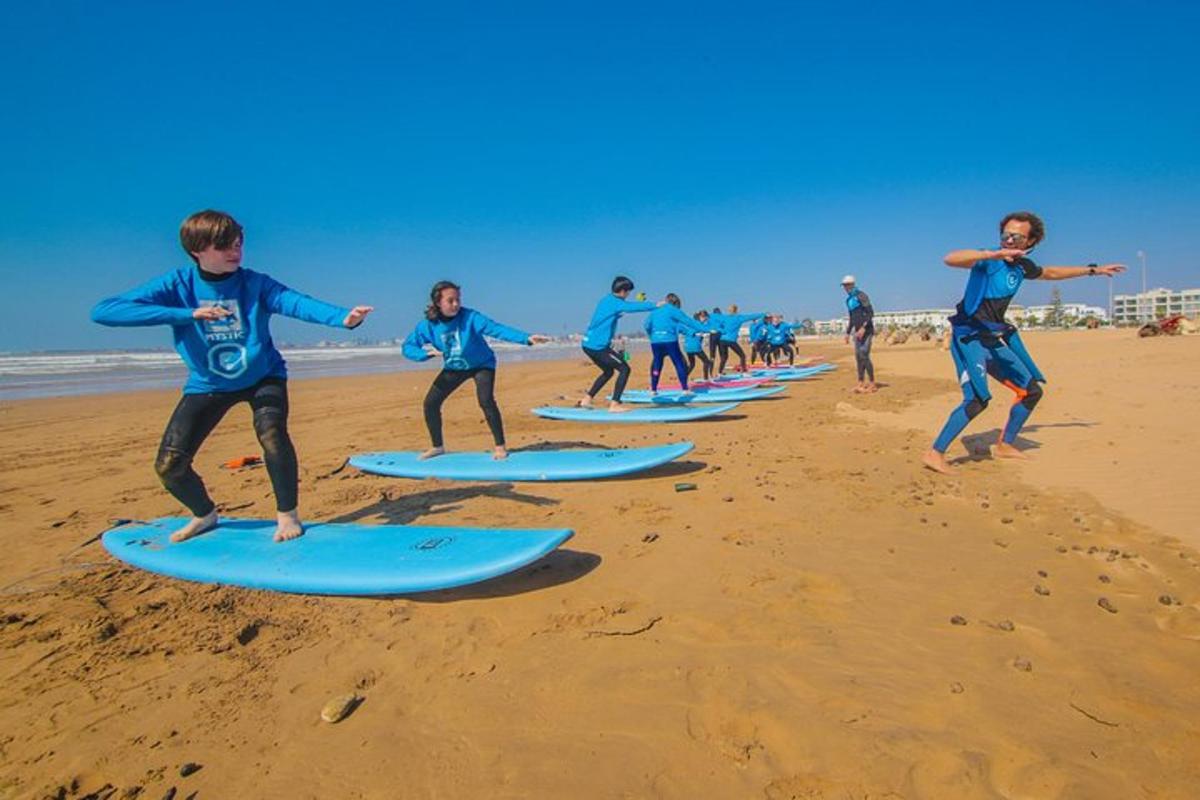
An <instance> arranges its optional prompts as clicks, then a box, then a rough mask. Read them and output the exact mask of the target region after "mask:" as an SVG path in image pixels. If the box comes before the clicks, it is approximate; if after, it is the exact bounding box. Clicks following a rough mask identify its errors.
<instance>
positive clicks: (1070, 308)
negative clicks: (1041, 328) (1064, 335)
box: [1009, 303, 1108, 325]
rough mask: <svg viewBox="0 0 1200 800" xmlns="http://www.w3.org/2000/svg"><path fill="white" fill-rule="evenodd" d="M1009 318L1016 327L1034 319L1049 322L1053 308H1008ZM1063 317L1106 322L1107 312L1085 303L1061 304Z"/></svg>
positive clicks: (1047, 306)
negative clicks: (1091, 318)
mask: <svg viewBox="0 0 1200 800" xmlns="http://www.w3.org/2000/svg"><path fill="white" fill-rule="evenodd" d="M1009 312H1010V313H1009V316H1010V317H1012V320H1013V322H1015V323H1017V324H1018V325H1019V324H1021V323H1023V322H1025V321H1026V320H1028V319H1030V318H1036V319H1037V320H1038V321H1039V322H1040V323H1041V324H1043V325H1044V324H1046V323H1047V322H1050V321H1051V320H1052V319H1053V317H1054V306H1053V305H1052V304H1051V305H1044V306H1026V307H1024V308H1021V307H1020V306H1009ZM1062 314H1063V317H1074V318H1075V319H1077V320H1081V319H1087V318H1088V317H1095V318H1096V319H1098V320H1100V321H1101V322H1108V312H1107V311H1105V310H1104V309H1103V308H1101V307H1100V306H1089V305H1087V304H1086V303H1063V304H1062Z"/></svg>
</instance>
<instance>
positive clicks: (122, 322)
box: [91, 274, 195, 328]
mask: <svg viewBox="0 0 1200 800" xmlns="http://www.w3.org/2000/svg"><path fill="white" fill-rule="evenodd" d="M174 281H175V278H174V275H173V274H169V275H163V276H160V277H158V278H155V279H154V280H151V281H147V282H146V283H143V284H142V285H141V286H138V287H136V288H134V289H130V290H129V291H127V292H123V293H122V294H118V295H113V296H112V297H106V298H104V299H103V300H101V301H100V302H99V303H96V305H94V306H93V307H92V313H91V317H92V322H98V323H100V324H101V325H109V326H112V327H121V328H124V327H133V326H137V325H188V324H190V323H191V322H193V318H192V312H193V311H194V310H195V309H191V308H185V307H183V306H180V305H177V304H178V303H179V294H178V292H176V291H175V284H174Z"/></svg>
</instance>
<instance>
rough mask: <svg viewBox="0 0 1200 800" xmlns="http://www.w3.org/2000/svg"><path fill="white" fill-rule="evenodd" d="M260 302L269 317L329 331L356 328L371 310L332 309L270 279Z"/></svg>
mask: <svg viewBox="0 0 1200 800" xmlns="http://www.w3.org/2000/svg"><path fill="white" fill-rule="evenodd" d="M263 300H264V301H265V302H266V304H267V308H268V309H269V310H270V312H271V313H272V314H282V315H283V316H285V317H292V318H293V319H299V320H303V321H304V322H313V323H316V324H318V325H328V326H329V327H331V328H354V327H357V326H358V325H359V324H360V323H362V321H363V319H364V318H365V317H366V316H367V314H369V313H371V311H373V310H374V309H372V308H371V306H355V307H354V308H346V307H344V306H335V305H333V304H332V303H326V302H324V301H322V300H317V299H316V298H315V297H309V296H308V295H306V294H304V293H303V292H297V291H296V290H295V289H291V288H289V287H287V286H284V285H283V284H282V283H280V282H279V281H277V280H275V279H273V278H267V279H266V286H265V287H264V291H263Z"/></svg>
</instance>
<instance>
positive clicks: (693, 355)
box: [683, 309, 713, 381]
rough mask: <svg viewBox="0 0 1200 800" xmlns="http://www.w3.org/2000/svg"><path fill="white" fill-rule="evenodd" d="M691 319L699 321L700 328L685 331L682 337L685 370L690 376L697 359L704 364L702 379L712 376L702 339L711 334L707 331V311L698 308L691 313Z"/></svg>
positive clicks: (708, 326)
mask: <svg viewBox="0 0 1200 800" xmlns="http://www.w3.org/2000/svg"><path fill="white" fill-rule="evenodd" d="M692 319H694V320H696V322H698V323H700V328H701V330H700V331H699V332H694V333H686V334H684V337H683V352H684V355H686V356H687V371H688V377H689V378H690V377H691V375H692V372H693V371H695V369H696V361H697V360H699V361H700V363H701V364H703V365H704V369H703V372H704V380H706V381H707V380H709V379H710V378H712V368H713V362H712V359H711V358H709V357H708V354H707V353H705V352H704V340H705V338H706V337H709V336H711V335H712V334H711V333H710V332H709V329H710V323H709V321H708V312H707V311H705V310H704V309H700V310H699V311H697V312H696V313H695V314H693V315H692Z"/></svg>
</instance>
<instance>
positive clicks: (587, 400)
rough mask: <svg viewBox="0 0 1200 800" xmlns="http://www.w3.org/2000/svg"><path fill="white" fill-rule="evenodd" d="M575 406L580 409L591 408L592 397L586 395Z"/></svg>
mask: <svg viewBox="0 0 1200 800" xmlns="http://www.w3.org/2000/svg"><path fill="white" fill-rule="evenodd" d="M575 405H576V407H578V408H591V407H592V398H591V395H586V394H585V395H584V396H583V397H582V398H581V399H580V400H578V401H576V403H575Z"/></svg>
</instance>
